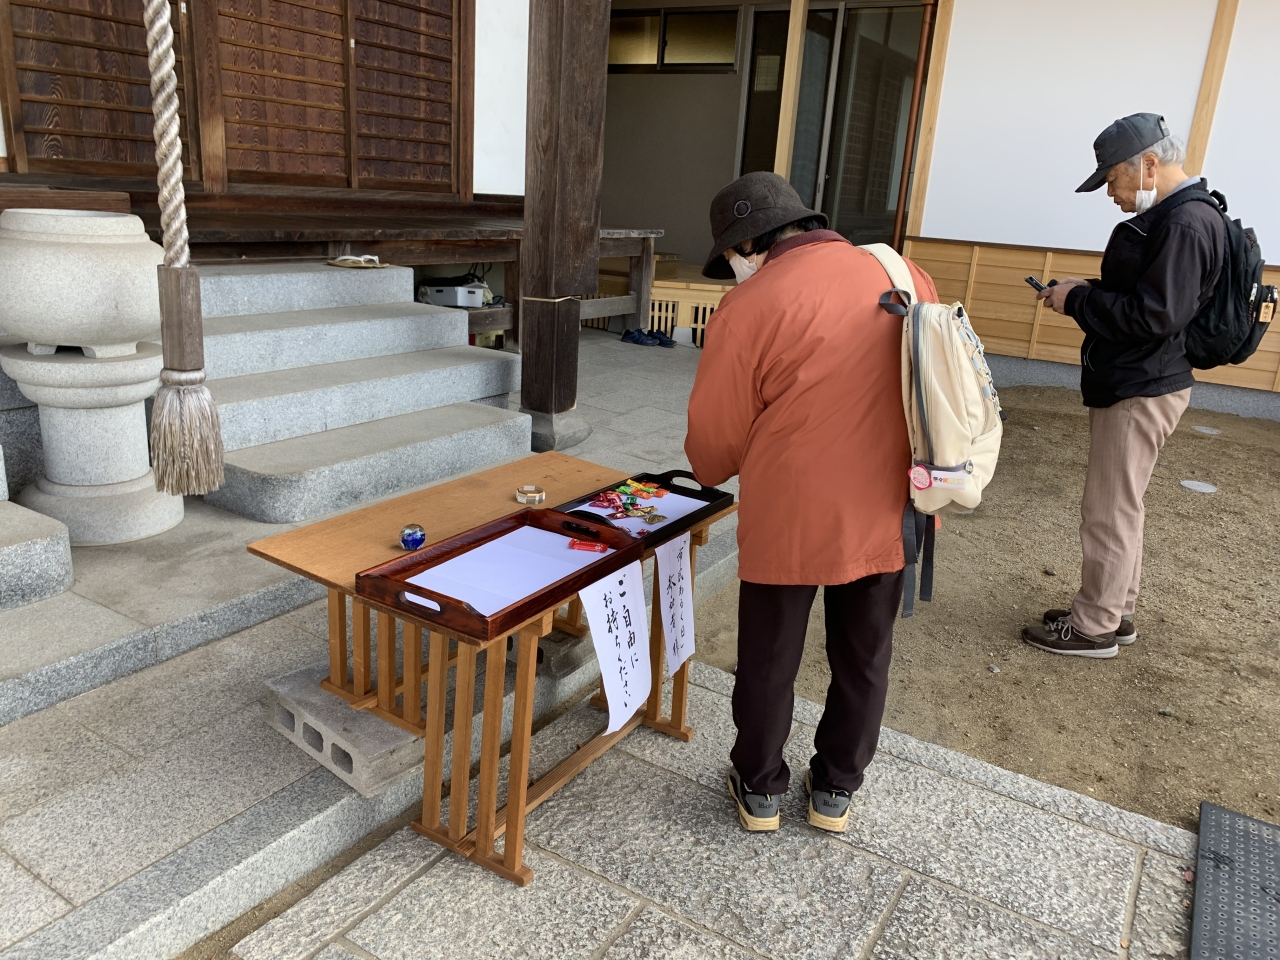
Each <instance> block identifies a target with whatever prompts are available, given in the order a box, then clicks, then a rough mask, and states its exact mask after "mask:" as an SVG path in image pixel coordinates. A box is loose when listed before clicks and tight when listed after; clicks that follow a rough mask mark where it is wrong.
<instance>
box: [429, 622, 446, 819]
mask: <svg viewBox="0 0 1280 960" xmlns="http://www.w3.org/2000/svg"><path fill="white" fill-rule="evenodd" d="M430 649H431V652H430V654H429V655H428V657H427V664H428V666H430V668H431V669H430V672H429V673H428V675H427V735H426V744H425V751H424V756H423V764H422V825H423V826H424V827H426V828H427V829H428V830H435V831H439V829H440V787H441V785H442V784H443V782H444V698H445V686H446V681H447V680H448V679H449V669H448V667H447V666H446V664H447V663H448V660H449V638H448V637H447V636H445V635H444V634H443V633H441V632H440V631H439V630H432V631H431V640H430Z"/></svg>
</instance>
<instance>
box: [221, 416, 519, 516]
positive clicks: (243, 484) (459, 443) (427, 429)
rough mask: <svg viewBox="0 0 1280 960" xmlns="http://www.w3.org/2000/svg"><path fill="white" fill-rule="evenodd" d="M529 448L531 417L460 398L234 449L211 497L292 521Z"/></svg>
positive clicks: (246, 512)
mask: <svg viewBox="0 0 1280 960" xmlns="http://www.w3.org/2000/svg"><path fill="white" fill-rule="evenodd" d="M528 452H529V418H528V417H525V416H523V415H521V414H517V413H513V412H511V411H508V410H498V409H495V408H492V407H485V406H481V405H479V404H474V403H455V404H450V405H448V406H444V407H435V408H433V409H431V410H423V411H419V412H417V413H409V414H404V415H402V416H398V417H388V418H387V419H384V420H375V421H373V422H372V423H361V424H356V425H353V426H349V427H339V428H337V429H333V430H326V431H324V432H322V433H313V434H308V435H306V436H302V437H293V438H290V439H288V440H278V441H276V442H274V443H267V444H261V445H258V446H253V447H246V448H242V449H240V450H235V451H232V452H231V453H229V454H227V456H226V461H225V470H226V482H225V483H224V484H223V486H222V487H220V488H219V489H218V490H215V491H212V492H211V493H208V494H206V495H205V498H204V499H205V502H206V503H212V504H214V505H215V506H218V507H222V508H223V509H224V510H230V511H232V512H233V513H238V514H240V515H241V516H246V517H251V518H253V519H254V520H261V521H263V522H266V523H290V522H294V521H299V520H307V519H310V518H311V517H316V516H320V515H321V514H325V513H331V512H333V511H335V510H341V509H343V508H344V507H349V506H352V505H353V504H357V503H361V502H364V501H368V500H373V499H376V498H378V497H382V496H386V495H388V494H392V493H396V492H397V491H400V490H407V489H409V488H411V487H418V486H422V485H423V484H426V483H430V482H431V481H433V480H439V479H443V478H444V477H447V476H451V475H453V474H456V473H461V472H463V471H467V470H473V469H477V468H480V467H483V466H486V465H487V464H490V463H494V462H497V461H501V460H507V459H511V458H514V457H519V456H523V455H527V454H528Z"/></svg>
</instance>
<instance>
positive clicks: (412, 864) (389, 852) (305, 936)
mask: <svg viewBox="0 0 1280 960" xmlns="http://www.w3.org/2000/svg"><path fill="white" fill-rule="evenodd" d="M443 853H444V851H443V850H442V849H441V848H440V847H438V846H436V845H435V844H434V843H432V842H431V841H430V840H427V839H425V838H424V837H420V836H419V835H418V834H416V833H414V832H413V831H412V830H410V829H409V828H408V827H405V828H404V829H403V830H400V831H399V832H397V833H395V834H393V835H392V836H391V837H389V838H388V839H387V840H385V841H383V842H382V843H380V844H379V845H378V846H376V847H374V848H373V849H372V850H370V851H369V852H368V853H366V854H365V855H364V856H362V857H360V859H358V860H356V861H355V862H354V863H353V864H351V865H350V866H349V867H347V868H346V869H345V870H343V871H342V872H341V873H339V874H338V875H337V876H335V877H332V878H331V879H329V880H326V881H325V882H324V883H322V884H321V885H320V886H319V887H317V888H316V889H315V890H314V891H313V892H312V893H310V894H308V895H307V896H306V897H305V898H304V899H302V900H300V901H299V902H298V903H296V904H294V905H293V906H292V907H290V908H289V909H288V910H286V911H285V912H284V913H282V914H281V915H280V916H278V917H276V918H275V919H274V920H271V921H269V922H268V923H267V924H266V925H264V926H262V927H260V928H258V929H257V930H255V931H254V932H253V933H252V934H250V935H249V936H248V937H246V938H245V939H243V940H241V941H240V942H239V943H238V944H236V946H235V950H234V954H235V956H237V957H239V958H240V960H306V957H308V956H309V955H310V953H311V951H313V950H315V949H316V947H318V946H320V945H321V944H323V943H324V942H325V941H327V940H331V939H333V938H334V937H336V936H337V935H338V934H340V933H341V932H342V931H343V930H345V929H346V928H347V927H348V926H349V925H351V924H352V923H354V922H355V921H356V919H358V918H359V916H360V915H361V914H362V913H364V912H365V911H366V910H369V909H371V908H372V907H374V906H375V905H376V904H377V903H378V901H379V900H382V899H383V898H384V897H386V896H388V895H390V894H392V893H394V892H395V891H396V890H397V889H398V888H400V887H401V886H403V885H405V884H406V883H408V882H409V881H410V880H412V879H413V878H414V877H415V876H417V875H418V874H419V873H421V872H423V871H424V870H426V869H427V868H428V867H430V866H431V865H432V864H434V863H435V862H436V861H437V860H438V859H439V858H440V857H441V856H442V855H443ZM322 955H323V954H322Z"/></svg>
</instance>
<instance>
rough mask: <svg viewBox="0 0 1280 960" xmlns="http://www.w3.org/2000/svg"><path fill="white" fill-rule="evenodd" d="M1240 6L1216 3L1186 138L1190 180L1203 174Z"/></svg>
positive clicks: (1236, 1) (1232, 1)
mask: <svg viewBox="0 0 1280 960" xmlns="http://www.w3.org/2000/svg"><path fill="white" fill-rule="evenodd" d="M1239 6H1240V0H1218V12H1217V13H1216V14H1215V15H1214V18H1213V33H1212V34H1210V36H1209V52H1208V54H1207V55H1206V56H1205V58H1204V73H1203V74H1202V75H1201V77H1200V92H1199V94H1198V95H1197V96H1196V112H1195V114H1194V115H1193V116H1192V118H1191V132H1190V134H1188V135H1187V162H1186V165H1185V166H1184V167H1183V169H1184V170H1186V171H1187V173H1189V174H1191V175H1192V176H1193V177H1194V176H1198V175H1199V174H1201V173H1203V172H1204V156H1205V153H1206V152H1208V150H1209V133H1210V131H1211V130H1212V129H1213V115H1214V113H1215V111H1217V109H1218V92H1219V91H1220V90H1221V89H1222V75H1223V74H1224V73H1226V71H1227V54H1228V53H1229V52H1230V51H1231V34H1232V32H1233V31H1234V30H1235V25H1236V11H1237V10H1238V9H1239Z"/></svg>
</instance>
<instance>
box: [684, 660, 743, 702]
mask: <svg viewBox="0 0 1280 960" xmlns="http://www.w3.org/2000/svg"><path fill="white" fill-rule="evenodd" d="M689 682H690V683H691V684H696V685H697V686H699V687H704V688H705V689H707V690H713V691H715V692H716V693H718V694H721V695H722V696H726V697H731V696H733V674H731V673H729V672H727V671H725V670H717V669H716V668H715V667H713V666H710V665H709V664H705V663H703V662H702V661H700V660H690V661H689Z"/></svg>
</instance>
